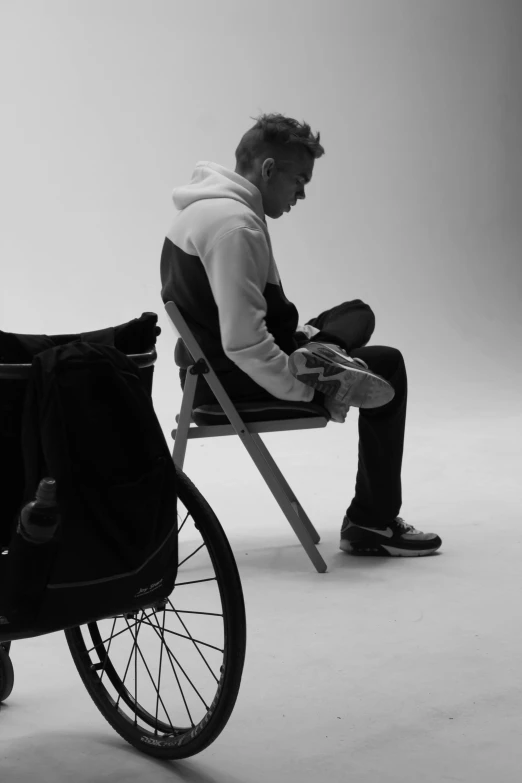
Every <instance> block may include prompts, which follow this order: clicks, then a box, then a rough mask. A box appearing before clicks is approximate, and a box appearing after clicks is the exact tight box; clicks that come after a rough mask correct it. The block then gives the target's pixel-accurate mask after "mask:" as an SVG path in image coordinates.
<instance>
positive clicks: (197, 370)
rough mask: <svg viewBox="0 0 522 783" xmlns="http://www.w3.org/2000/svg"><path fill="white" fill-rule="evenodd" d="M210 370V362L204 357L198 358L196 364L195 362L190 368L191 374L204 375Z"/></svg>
mask: <svg viewBox="0 0 522 783" xmlns="http://www.w3.org/2000/svg"><path fill="white" fill-rule="evenodd" d="M207 372H209V369H208V364H207V363H206V362H205V360H204V359H198V360H197V362H196V364H193V365H192V367H191V368H190V374H191V375H202V374H205V373H207Z"/></svg>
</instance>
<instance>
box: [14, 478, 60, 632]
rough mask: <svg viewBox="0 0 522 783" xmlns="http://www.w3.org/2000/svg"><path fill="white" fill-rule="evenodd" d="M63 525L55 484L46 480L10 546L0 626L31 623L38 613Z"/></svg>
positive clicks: (23, 515) (23, 512) (24, 513)
mask: <svg viewBox="0 0 522 783" xmlns="http://www.w3.org/2000/svg"><path fill="white" fill-rule="evenodd" d="M60 523H61V517H60V509H59V506H58V503H57V500H56V481H55V479H53V478H44V479H42V480H41V481H40V484H39V486H38V489H37V491H36V498H35V499H34V500H32V501H31V502H30V503H27V505H25V506H24V507H23V508H22V510H21V511H20V516H19V518H18V524H17V526H16V532H15V533H14V535H13V537H12V539H11V543H10V545H9V552H8V554H7V557H6V560H7V563H6V568H5V574H4V578H3V582H4V584H3V587H2V590H1V592H0V626H1V625H6V624H8V623H11V622H15V621H16V620H17V619H18V618H21V620H22V621H23V622H24V624H25V623H29V622H31V621H32V620H34V619H35V617H36V615H37V614H38V611H39V601H40V599H41V597H42V594H43V591H44V590H45V587H46V585H47V580H48V576H49V572H50V569H51V566H52V562H53V557H54V553H55V551H56V541H57V537H58V528H59V526H60Z"/></svg>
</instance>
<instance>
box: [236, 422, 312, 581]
mask: <svg viewBox="0 0 522 783" xmlns="http://www.w3.org/2000/svg"><path fill="white" fill-rule="evenodd" d="M246 426H248V425H246ZM238 435H239V437H240V438H241V440H242V441H243V445H244V446H245V448H246V449H247V451H248V453H249V454H250V456H251V457H252V459H253V460H254V462H255V464H256V466H257V468H258V470H259V472H260V473H261V475H262V476H263V478H264V480H265V481H266V483H267V484H268V487H269V489H270V491H271V492H272V495H273V496H274V498H275V499H276V500H277V502H278V504H279V506H280V508H281V511H282V512H283V514H284V515H285V517H286V518H287V520H288V521H289V522H290V525H291V526H292V529H293V531H294V533H295V534H296V536H297V538H298V539H299V541H300V542H301V545H302V547H303V549H304V550H305V552H306V554H307V555H308V557H309V558H310V560H311V561H312V563H313V565H314V566H315V568H316V570H317V571H318V572H319V573H320V574H324V572H325V571H326V570H327V565H326V563H325V561H324V560H323V558H322V557H321V555H320V554H319V552H318V550H317V549H316V547H315V545H314V541H313V539H312V534H311V531H310V529H309V527H307V525H306V523H305V522H304V520H303V519H301V517H300V516H299V514H298V512H297V510H296V508H295V506H294V502H295V503H298V501H297V500H296V499H295V496H293V493H292V491H291V490H290V488H289V487H288V485H287V484H286V482H284V483H285V484H286V486H287V487H288V489H289V490H290V493H289V494H290V496H291V497H292V498H293V500H291V499H290V497H289V495H288V494H287V492H286V491H285V488H284V486H282V485H281V483H280V478H279V476H280V475H281V473H280V471H279V469H278V468H277V466H275V467H276V472H274V469H273V467H272V465H275V462H274V461H273V460H272V458H270V460H267V459H266V452H267V449H266V447H265V445H264V443H262V441H259V442H258V441H257V440H256V439H255V438H254V437H253V435H257V433H250V432H245V431H241V432H240V433H238ZM260 446H261V447H260ZM277 474H279V476H278V475H277ZM298 505H299V504H298ZM299 507H300V506H299ZM305 516H306V515H305ZM307 520H308V517H307ZM308 522H309V524H310V525H311V524H312V523H311V522H310V520H308ZM312 527H313V526H312ZM316 535H317V533H316Z"/></svg>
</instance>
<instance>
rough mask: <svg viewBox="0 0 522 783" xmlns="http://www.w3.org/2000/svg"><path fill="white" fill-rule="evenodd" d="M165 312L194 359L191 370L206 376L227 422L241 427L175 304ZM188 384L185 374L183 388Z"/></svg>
mask: <svg viewBox="0 0 522 783" xmlns="http://www.w3.org/2000/svg"><path fill="white" fill-rule="evenodd" d="M165 310H166V311H167V315H168V316H169V319H170V324H171V326H172V328H173V330H174V332H175V334H176V335H177V336H178V337H179V338H181V339H182V340H183V342H184V343H185V346H186V348H187V350H188V351H189V353H190V355H191V356H192V358H193V359H194V365H193V368H194V367H196V368H197V369H198V370H199V371H200V372H201V374H202V375H205V376H206V378H205V380H206V381H207V382H208V385H209V386H210V388H211V389H212V392H213V393H214V396H215V397H216V399H217V401H218V402H219V404H220V405H221V407H222V408H223V411H224V412H225V413H226V415H227V417H228V420H229V421H230V422H231V424H235V425H236V426H239V427H242V426H243V422H242V421H241V419H240V417H239V416H238V414H237V411H236V409H235V407H234V405H233V404H232V401H231V399H230V397H229V396H228V394H227V393H226V391H225V389H224V387H223V384H222V383H221V381H220V380H219V378H218V377H217V375H216V373H215V372H214V370H213V369H212V366H211V364H210V362H209V360H208V359H207V357H206V356H205V354H204V353H203V351H202V350H201V348H200V347H199V344H198V342H197V340H196V338H195V337H194V335H193V334H192V332H191V331H190V329H189V327H188V325H187V322H186V321H185V319H184V318H183V316H182V315H181V313H180V311H179V309H178V307H177V305H176V304H175V302H172V301H170V302H167V303H166V304H165ZM196 379H197V375H196V376H195V379H194V384H190V386H189V389H190V391H191V396H192V399H191V400H190V404H191V405H192V402H193V399H194V392H195V387H196ZM188 382H189V373H188V372H187V378H186V381H185V388H186V387H187V383H188Z"/></svg>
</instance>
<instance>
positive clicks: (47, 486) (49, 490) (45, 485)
mask: <svg viewBox="0 0 522 783" xmlns="http://www.w3.org/2000/svg"><path fill="white" fill-rule="evenodd" d="M36 499H37V500H40V501H42V502H43V503H54V502H55V500H56V480H55V479H53V478H44V479H42V480H41V481H40V485H39V487H38V489H37V490H36Z"/></svg>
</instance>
